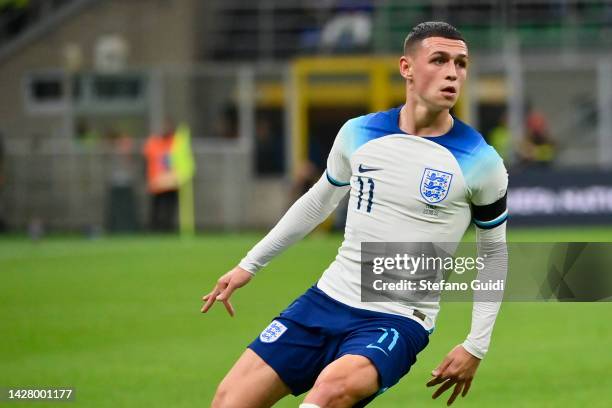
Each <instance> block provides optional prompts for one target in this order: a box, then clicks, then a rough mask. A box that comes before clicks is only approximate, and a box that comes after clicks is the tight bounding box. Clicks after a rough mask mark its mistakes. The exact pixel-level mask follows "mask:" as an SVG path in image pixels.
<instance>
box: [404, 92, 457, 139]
mask: <svg viewBox="0 0 612 408" xmlns="http://www.w3.org/2000/svg"><path fill="white" fill-rule="evenodd" d="M399 127H400V129H401V130H402V131H404V132H406V133H408V134H409V135H415V136H442V135H444V134H446V133H448V132H449V131H450V129H451V128H452V127H453V118H452V116H451V115H450V113H449V111H448V109H443V110H440V111H431V110H428V109H427V108H426V107H424V106H422V105H419V104H414V103H408V101H407V103H406V104H404V106H402V109H401V110H400V115H399Z"/></svg>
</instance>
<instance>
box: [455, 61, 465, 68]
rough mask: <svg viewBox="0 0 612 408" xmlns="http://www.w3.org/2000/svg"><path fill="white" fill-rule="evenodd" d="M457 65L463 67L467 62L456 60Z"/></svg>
mask: <svg viewBox="0 0 612 408" xmlns="http://www.w3.org/2000/svg"><path fill="white" fill-rule="evenodd" d="M457 65H459V66H460V67H461V68H465V67H466V66H467V62H465V61H458V62H457Z"/></svg>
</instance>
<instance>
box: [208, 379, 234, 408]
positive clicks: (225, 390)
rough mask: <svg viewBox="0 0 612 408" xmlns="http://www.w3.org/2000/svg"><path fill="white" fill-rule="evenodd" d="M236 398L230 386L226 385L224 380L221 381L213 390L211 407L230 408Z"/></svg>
mask: <svg viewBox="0 0 612 408" xmlns="http://www.w3.org/2000/svg"><path fill="white" fill-rule="evenodd" d="M236 402H237V401H236V398H235V395H234V393H233V392H232V390H231V387H229V386H228V385H227V382H226V381H221V384H219V386H218V387H217V390H216V391H215V397H214V398H213V401H212V404H211V407H212V408H230V407H234V406H236Z"/></svg>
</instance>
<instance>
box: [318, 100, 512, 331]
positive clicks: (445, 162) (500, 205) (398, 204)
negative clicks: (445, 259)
mask: <svg viewBox="0 0 612 408" xmlns="http://www.w3.org/2000/svg"><path fill="white" fill-rule="evenodd" d="M399 112H400V108H395V109H391V110H389V111H385V112H378V113H373V114H369V115H365V116H361V117H358V118H355V119H351V120H349V121H348V122H347V123H346V124H345V125H344V126H343V127H342V129H341V130H340V132H339V133H338V136H337V137H336V140H335V142H334V145H333V147H332V150H331V152H330V155H329V158H328V161H327V170H326V174H327V179H328V181H329V182H330V183H332V184H334V185H336V186H344V185H350V200H349V203H348V215H347V220H346V229H345V234H344V242H343V243H342V246H341V247H340V249H339V251H338V255H337V256H336V259H335V260H334V261H333V262H332V264H331V265H330V266H329V267H328V268H327V270H325V272H324V274H323V276H322V277H321V279H320V280H319V281H318V283H317V286H318V287H319V288H320V289H321V290H323V291H324V292H325V293H326V294H328V295H329V296H330V297H332V298H334V299H336V300H338V301H340V302H342V303H344V304H347V305H349V306H352V307H357V308H361V309H368V310H373V311H379V312H385V313H392V314H398V315H402V316H406V317H410V318H413V319H415V320H416V321H417V322H419V323H421V324H422V325H423V326H424V327H425V328H426V329H427V330H430V331H431V330H433V327H434V325H435V319H436V316H437V313H438V310H439V304H438V303H437V302H428V303H400V302H390V301H389V302H362V301H361V288H360V283H361V243H362V242H459V241H461V239H462V237H463V234H464V233H465V231H466V229H467V227H468V226H469V225H470V224H471V223H472V222H474V223H475V224H476V225H477V226H479V227H480V228H494V227H496V226H498V225H500V224H502V223H503V222H504V221H505V219H506V215H507V212H506V208H505V201H506V189H507V183H508V177H507V173H506V169H505V167H504V165H503V161H502V159H501V158H500V157H499V155H498V154H497V153H496V152H495V150H494V149H493V148H492V147H491V146H489V145H488V144H487V143H486V142H485V141H484V139H483V137H482V136H481V135H480V134H479V133H478V132H477V131H475V130H474V129H473V128H471V127H470V126H468V125H466V124H465V123H463V122H461V121H459V120H458V119H454V123H453V126H452V128H451V130H450V131H449V132H448V133H447V134H445V135H442V136H437V137H420V136H414V135H409V134H406V133H404V132H403V131H402V130H400V129H399ZM413 314H414V316H413ZM419 315H420V316H421V318H417V316H419ZM423 315H425V318H424V319H423Z"/></svg>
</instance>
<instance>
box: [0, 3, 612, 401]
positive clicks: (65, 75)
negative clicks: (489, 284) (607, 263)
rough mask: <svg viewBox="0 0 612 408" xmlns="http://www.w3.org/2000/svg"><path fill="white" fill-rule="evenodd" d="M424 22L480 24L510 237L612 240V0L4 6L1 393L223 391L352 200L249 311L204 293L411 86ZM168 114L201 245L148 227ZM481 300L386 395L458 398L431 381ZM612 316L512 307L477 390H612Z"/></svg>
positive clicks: (474, 88) (134, 396) (457, 311)
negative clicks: (338, 138)
mask: <svg viewBox="0 0 612 408" xmlns="http://www.w3.org/2000/svg"><path fill="white" fill-rule="evenodd" d="M427 20H445V21H448V22H450V23H452V24H454V25H455V26H456V27H458V28H459V29H460V30H461V31H462V32H463V33H464V35H465V36H466V38H467V39H468V42H469V47H470V54H471V55H470V59H471V62H470V73H469V82H468V85H467V87H466V89H465V91H464V94H463V96H462V99H461V101H460V102H459V104H458V105H457V106H456V108H455V112H454V113H455V114H456V115H458V116H459V117H460V118H462V119H464V120H466V121H467V122H469V123H470V124H472V125H473V126H475V127H476V128H477V129H479V130H480V131H481V132H482V133H483V135H484V136H485V137H486V138H487V139H488V141H489V142H490V143H491V144H493V145H494V146H495V147H496V148H497V149H498V151H499V152H500V154H501V155H502V156H503V157H504V160H505V162H506V165H507V167H508V168H509V171H510V176H511V178H510V180H511V186H510V192H509V210H510V214H511V222H510V235H509V237H510V239H512V240H519V241H549V242H550V241H612V1H597V0H583V1H578V0H537V1H525V0H508V1H501V0H497V1H494V0H490V1H487V0H480V1H475V0H474V1H470V0H458V1H447V0H430V1H422V0H415V1H401V0H379V1H375V0H371V1H367V0H311V1H306V0H301V1H299V0H260V1H248V0H223V1H221V0H206V1H197V0H129V1H124V0H46V1H45V0H0V95H2V99H3V100H2V103H0V332H1V333H2V339H1V340H0V387H2V386H15V387H26V386H28V387H36V386H43V387H48V386H74V387H76V388H77V400H76V402H77V404H79V405H82V406H88V407H91V406H111V405H113V406H114V405H130V406H141V405H145V404H146V405H148V406H193V405H195V404H198V405H206V404H207V403H208V401H209V400H210V398H211V396H212V393H213V392H214V388H215V385H216V383H217V382H218V381H219V380H220V379H221V378H222V376H223V374H224V372H225V371H226V370H227V369H228V368H229V367H230V366H231V364H232V362H233V361H234V360H235V358H237V356H238V355H239V354H240V352H241V351H242V348H243V347H244V346H245V345H246V344H247V342H249V341H250V339H251V338H253V337H254V336H255V335H256V334H257V333H258V332H259V330H261V329H262V328H263V327H265V325H266V324H267V322H268V321H269V320H270V319H271V318H272V317H273V316H274V315H275V314H276V313H277V312H278V311H279V310H281V309H282V308H283V307H284V306H285V305H286V304H287V303H288V302H289V301H290V300H291V299H293V298H294V297H295V296H297V295H298V294H300V293H301V292H302V291H303V290H304V289H305V288H306V287H307V286H308V285H310V284H312V283H313V282H314V281H315V280H316V278H317V277H318V275H319V274H320V272H321V271H322V270H323V268H324V267H325V266H327V264H328V263H329V261H330V260H331V259H332V257H333V256H334V253H335V251H336V248H337V246H338V245H339V243H340V241H341V235H340V234H339V233H337V232H334V231H337V230H341V228H342V218H343V216H342V212H343V211H342V209H339V211H338V213H337V214H336V215H335V216H334V217H333V219H332V220H330V221H329V222H328V223H327V224H326V225H325V226H324V227H323V228H321V229H320V231H319V233H318V234H315V236H314V237H311V238H309V239H307V240H306V241H304V242H303V243H300V244H298V245H297V246H296V247H295V248H293V249H291V250H290V251H289V252H287V253H286V254H284V255H282V256H281V257H280V258H279V260H278V261H276V262H274V263H272V264H271V265H270V267H269V268H268V269H267V270H266V271H265V272H264V273H263V274H262V275H261V278H260V277H258V278H257V280H256V281H255V282H257V283H256V284H252V285H251V286H250V287H248V288H246V289H244V290H243V292H242V293H239V295H238V296H237V297H236V306H237V309H238V316H237V317H236V318H235V319H234V320H230V319H229V318H226V316H224V315H223V311H221V310H213V312H212V314H211V315H210V316H207V317H202V316H200V315H199V314H198V313H197V311H198V310H199V303H198V301H199V298H200V297H201V295H203V294H204V293H205V292H206V291H207V290H208V287H209V286H211V285H212V283H213V282H214V281H215V279H216V277H217V276H218V275H219V274H221V273H223V272H224V271H225V270H227V269H229V268H230V267H232V266H233V265H234V264H235V263H236V262H237V261H238V260H239V259H240V257H241V256H243V254H244V252H245V251H246V250H248V248H249V247H250V246H251V245H252V244H254V243H255V242H256V241H257V239H259V238H260V237H261V234H262V233H263V232H264V231H265V230H266V228H269V227H270V226H271V225H273V224H274V222H275V221H276V220H277V219H278V218H279V217H280V215H282V213H283V212H284V210H285V209H286V208H287V207H288V206H289V205H290V204H291V202H292V201H293V200H294V199H295V198H296V197H297V196H299V195H300V194H301V193H302V192H303V191H304V190H305V189H306V188H307V187H308V185H309V184H310V183H312V181H313V180H314V179H315V178H317V177H318V176H319V175H320V174H321V173H322V171H323V169H324V166H325V158H326V155H327V152H328V151H329V149H330V147H331V144H332V142H333V138H334V137H335V135H336V132H337V130H338V129H339V127H340V126H341V125H342V123H343V122H344V121H345V120H347V119H348V118H350V117H353V116H356V115H359V114H363V113H367V112H370V111H374V110H383V109H388V108H390V107H393V106H397V105H400V104H401V103H402V102H403V99H404V86H403V82H402V81H401V77H400V76H399V75H398V73H397V58H398V56H399V53H400V52H401V46H402V42H403V39H404V37H405V35H406V34H407V32H408V30H409V29H410V28H411V27H412V26H414V25H415V24H417V23H419V22H422V21H427ZM168 120H171V121H173V122H175V123H177V124H179V123H180V124H183V125H184V126H185V127H186V128H187V129H189V131H190V135H191V150H192V152H193V157H194V162H195V166H196V167H195V174H194V175H193V179H192V180H191V181H190V183H192V186H193V191H192V192H193V220H192V221H193V226H194V227H195V231H196V232H197V234H196V236H195V237H194V238H192V239H190V240H180V239H178V237H177V235H173V234H170V235H165V236H160V235H148V234H145V233H146V232H149V231H150V225H149V219H150V213H151V204H150V200H149V194H148V193H147V181H146V171H145V168H146V165H145V158H144V156H143V147H144V145H145V141H146V140H147V137H148V136H149V135H151V134H159V133H160V132H162V131H163V128H164V124H165V123H166V122H167V121H168ZM190 221H191V220H190ZM247 231H248V232H247ZM3 233H4V234H3ZM468 239H469V238H468ZM32 241H35V242H34V243H33V242H32ZM313 254H314V256H313ZM262 281H263V282H262ZM469 311H470V305H469V304H468V305H452V306H449V305H447V306H446V308H445V310H444V312H443V313H442V315H441V320H440V322H439V330H438V332H437V333H436V334H435V335H434V336H433V337H432V344H431V347H430V348H428V350H427V351H426V352H424V353H423V356H422V358H421V360H420V361H419V364H417V365H416V366H415V367H414V369H413V372H412V373H411V374H410V375H409V376H408V377H407V378H406V379H405V380H404V381H403V382H402V383H401V384H400V385H399V386H398V387H396V388H394V389H393V390H392V391H390V392H389V393H388V394H386V395H384V396H383V397H381V398H380V400H377V401H376V403H375V404H374V405H375V406H388V407H396V406H403V405H407V404H412V405H413V406H440V404H442V402H440V401H435V402H431V401H429V400H428V399H429V392H428V390H425V388H424V387H423V385H424V383H425V382H426V379H427V377H428V373H429V371H430V370H431V369H432V368H433V367H434V366H435V365H436V364H437V362H438V360H439V359H440V358H441V357H442V356H443V355H444V353H446V352H447V351H448V350H449V349H450V347H451V346H452V345H454V344H455V343H458V342H459V341H460V340H461V339H462V338H463V336H464V335H465V333H466V332H467V330H468V323H467V322H468V319H469ZM610 312H611V309H610V306H609V304H606V303H597V304H548V303H547V304H544V303H541V304H517V303H514V304H507V305H505V306H504V308H503V311H502V314H501V316H500V320H499V323H498V325H497V331H496V333H495V335H494V347H493V349H492V351H491V354H490V357H488V358H487V360H486V363H484V364H483V365H482V368H481V373H480V374H479V377H478V378H477V383H476V384H477V385H476V387H475V388H474V390H473V391H472V394H473V395H470V396H469V398H467V399H466V400H465V401H459V404H461V405H465V406H490V405H492V404H496V405H498V406H513V407H523V406H524V407H546V406H550V407H553V406H554V407H557V406H568V407H574V406H576V407H577V406H583V405H586V404H588V405H589V406H593V407H609V406H612V396H611V395H610V390H612V382H611V380H610V376H609V367H610V365H611V362H610V352H609V350H608V348H609V345H610V344H611V342H612V331H611V330H610V328H609V325H608V321H609V316H610ZM279 405H280V406H295V405H296V400H294V399H290V400H288V401H285V402H283V403H282V404H279Z"/></svg>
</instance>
